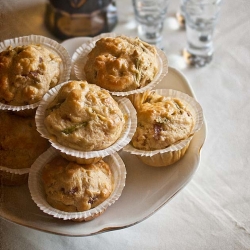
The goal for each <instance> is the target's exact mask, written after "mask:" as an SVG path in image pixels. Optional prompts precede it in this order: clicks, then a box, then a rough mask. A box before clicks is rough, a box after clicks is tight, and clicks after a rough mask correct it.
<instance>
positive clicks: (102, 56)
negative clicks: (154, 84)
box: [84, 36, 158, 91]
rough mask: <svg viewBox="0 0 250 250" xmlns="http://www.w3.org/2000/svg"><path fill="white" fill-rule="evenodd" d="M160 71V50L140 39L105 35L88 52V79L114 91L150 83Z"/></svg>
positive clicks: (85, 68) (86, 71)
mask: <svg viewBox="0 0 250 250" xmlns="http://www.w3.org/2000/svg"><path fill="white" fill-rule="evenodd" d="M157 71H158V62H157V50H156V48H155V47H154V46H152V45H150V44H147V43H145V42H143V41H141V40H140V39H139V38H135V39H133V38H129V37H126V36H117V37H106V38H101V39H100V40H98V41H97V42H96V44H95V47H94V48H93V49H92V50H91V52H90V53H89V54H88V58H87V61H86V64H85V66H84V72H85V75H86V80H87V81H88V82H90V83H94V84H96V85H98V86H100V87H102V88H105V89H107V90H110V91H129V90H134V89H138V88H141V87H144V86H146V85H147V84H148V83H150V82H151V81H152V80H153V79H154V77H155V75H156V74H157Z"/></svg>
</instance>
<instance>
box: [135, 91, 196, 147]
mask: <svg viewBox="0 0 250 250" xmlns="http://www.w3.org/2000/svg"><path fill="white" fill-rule="evenodd" d="M134 105H135V108H136V110H137V119H138V124H137V129H136V132H135V134H134V136H133V138H132V145H133V146H134V147H135V148H137V149H141V150H157V149H164V148H166V147H168V146H170V145H172V144H174V143H177V142H178V141H180V140H183V139H186V138H188V137H189V136H190V133H191V131H192V129H193V126H194V122H195V121H194V117H193V116H192V113H191V112H190V110H188V108H187V107H186V105H185V103H184V102H183V101H182V100H180V99H178V98H174V97H164V96H161V95H159V94H157V93H155V92H154V91H151V92H150V91H147V92H145V93H143V94H138V95H137V96H136V97H135V98H134Z"/></svg>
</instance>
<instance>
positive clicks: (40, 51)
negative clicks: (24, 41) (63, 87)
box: [0, 45, 62, 106]
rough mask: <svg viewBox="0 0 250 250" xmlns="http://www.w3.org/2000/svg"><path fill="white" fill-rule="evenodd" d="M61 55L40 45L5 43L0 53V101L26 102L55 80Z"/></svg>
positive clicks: (36, 96)
mask: <svg viewBox="0 0 250 250" xmlns="http://www.w3.org/2000/svg"><path fill="white" fill-rule="evenodd" d="M61 61H62V60H61V58H60V57H59V56H57V55H56V54H54V53H52V52H51V51H49V50H48V49H47V48H45V47H44V46H41V45H24V46H17V47H14V48H12V47H8V48H7V49H6V50H4V51H2V52H1V53H0V102H2V103H5V104H9V105H16V106H22V105H29V104H33V103H36V102H38V101H40V100H41V99H42V97H43V95H44V94H45V93H46V92H47V91H48V90H49V88H51V87H53V86H55V85H56V84H57V83H58V81H59V74H60V63H61Z"/></svg>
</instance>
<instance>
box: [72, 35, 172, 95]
mask: <svg viewBox="0 0 250 250" xmlns="http://www.w3.org/2000/svg"><path fill="white" fill-rule="evenodd" d="M117 36H120V34H115V33H103V34H101V35H99V36H96V37H94V38H92V39H90V41H88V42H86V43H84V44H82V45H81V46H80V47H79V48H77V49H76V51H75V53H74V54H73V56H72V65H73V70H74V72H75V76H76V77H77V79H79V80H86V76H85V72H84V66H85V64H86V61H87V56H88V54H89V52H90V51H91V50H92V49H93V48H94V47H95V44H96V42H97V41H98V40H100V39H101V38H105V37H113V38H114V37H117ZM156 50H157V61H158V72H157V74H156V75H155V77H154V79H153V80H152V81H151V82H150V83H149V84H147V85H146V86H144V87H142V88H139V89H135V90H130V91H119V92H114V91H109V90H108V91H109V92H110V93H111V94H112V95H114V96H120V97H125V96H128V95H132V94H135V93H143V92H144V91H146V90H150V89H153V88H154V87H155V86H156V85H157V84H158V83H160V82H161V80H162V79H163V77H164V76H165V75H166V74H167V73H168V60H167V57H166V55H165V53H164V52H163V51H162V50H160V49H158V48H156Z"/></svg>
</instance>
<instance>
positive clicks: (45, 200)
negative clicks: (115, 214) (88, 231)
mask: <svg viewBox="0 0 250 250" xmlns="http://www.w3.org/2000/svg"><path fill="white" fill-rule="evenodd" d="M125 180H126V168H125V164H124V162H123V161H122V159H121V157H120V156H119V155H118V153H116V152H115V153H113V154H111V155H109V156H106V157H104V158H103V160H101V161H99V162H97V163H93V164H77V163H74V162H71V161H68V160H66V159H64V158H63V157H62V156H60V154H59V152H58V151H57V150H56V149H55V148H53V147H50V148H49V149H48V150H47V151H46V152H44V153H43V154H42V155H40V156H39V157H38V158H37V159H36V161H35V162H34V164H32V166H31V169H30V174H29V180H28V187H29V191H30V194H31V198H32V200H33V201H34V202H35V204H36V205H37V206H38V207H39V209H41V211H43V212H44V213H46V214H49V215H51V216H53V217H55V218H59V219H63V220H72V221H89V220H92V219H94V218H96V217H98V216H100V215H101V214H103V213H104V212H105V211H106V209H107V208H108V207H109V206H111V205H112V204H114V203H115V202H116V201H117V200H118V199H119V198H120V196H121V194H122V191H123V189H124V186H125Z"/></svg>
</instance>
